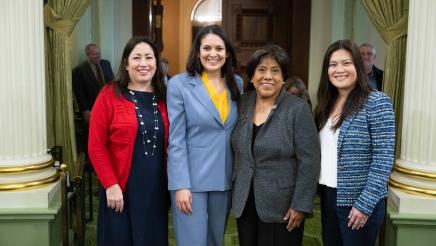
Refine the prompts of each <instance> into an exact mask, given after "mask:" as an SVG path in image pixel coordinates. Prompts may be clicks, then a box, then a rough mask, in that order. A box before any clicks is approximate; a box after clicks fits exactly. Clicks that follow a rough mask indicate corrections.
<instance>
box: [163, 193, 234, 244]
mask: <svg viewBox="0 0 436 246" xmlns="http://www.w3.org/2000/svg"><path fill="white" fill-rule="evenodd" d="M175 196H176V192H175V191H171V208H172V215H173V228H174V232H175V236H176V243H177V246H193V245H195V246H223V245H224V232H225V230H226V224H227V219H228V216H229V211H230V207H231V191H230V190H229V191H210V192H192V214H190V215H186V214H184V213H182V212H181V211H180V210H179V209H178V208H177V207H176V204H175Z"/></svg>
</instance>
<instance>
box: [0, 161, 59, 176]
mask: <svg viewBox="0 0 436 246" xmlns="http://www.w3.org/2000/svg"><path fill="white" fill-rule="evenodd" d="M54 162H55V160H54V159H51V160H49V161H46V162H43V163H38V164H30V165H23V166H21V165H20V166H13V167H12V166H9V167H8V166H6V167H0V174H4V173H7V174H11V173H23V172H29V171H35V170H42V169H45V168H47V167H51V166H53V164H54Z"/></svg>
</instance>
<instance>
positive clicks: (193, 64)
mask: <svg viewBox="0 0 436 246" xmlns="http://www.w3.org/2000/svg"><path fill="white" fill-rule="evenodd" d="M207 34H215V35H217V36H218V37H220V38H221V39H222V40H223V42H224V45H225V47H226V53H227V55H228V56H227V58H226V61H225V63H224V65H223V67H222V68H221V77H224V78H225V80H226V83H227V87H228V88H229V90H230V93H231V96H232V100H233V101H236V100H238V98H239V94H240V93H239V90H238V86H237V85H236V81H235V78H234V70H235V68H236V65H237V63H238V62H237V59H236V53H235V50H234V49H233V46H232V44H231V43H230V39H229V38H228V37H227V34H226V33H225V32H224V29H223V28H222V27H220V26H218V25H208V26H204V27H202V28H201V29H200V30H199V31H198V33H197V35H196V36H195V39H194V43H193V44H192V48H191V51H190V52H189V57H188V62H187V63H186V71H187V72H188V74H189V75H191V76H195V74H201V73H202V72H203V70H204V67H203V65H202V64H201V61H200V57H199V55H200V46H201V40H203V38H204V37H205V36H206V35H207Z"/></svg>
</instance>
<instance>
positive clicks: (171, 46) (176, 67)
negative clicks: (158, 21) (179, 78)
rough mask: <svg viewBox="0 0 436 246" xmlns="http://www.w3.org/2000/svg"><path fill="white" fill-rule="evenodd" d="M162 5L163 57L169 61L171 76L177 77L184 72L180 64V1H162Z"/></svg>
mask: <svg viewBox="0 0 436 246" xmlns="http://www.w3.org/2000/svg"><path fill="white" fill-rule="evenodd" d="M161 4H162V5H163V8H164V13H163V21H162V22H163V23H162V24H163V26H162V28H163V29H162V31H163V32H162V36H163V37H162V40H163V43H164V49H163V51H162V54H161V55H162V57H166V58H167V59H168V61H169V72H168V73H169V74H170V75H175V74H177V73H179V72H181V71H182V69H181V63H180V52H179V43H180V28H179V19H180V1H174V0H162V2H161Z"/></svg>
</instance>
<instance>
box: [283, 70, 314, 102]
mask: <svg viewBox="0 0 436 246" xmlns="http://www.w3.org/2000/svg"><path fill="white" fill-rule="evenodd" d="M283 87H284V88H285V90H286V91H287V92H289V93H292V94H294V95H296V96H297V97H300V98H301V99H303V100H304V101H306V102H307V103H309V105H310V108H312V102H311V101H310V96H309V93H308V92H307V89H306V86H305V85H304V82H303V80H301V79H300V78H299V77H297V76H292V77H289V78H288V79H287V80H286V81H285V85H284V86H283Z"/></svg>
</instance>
